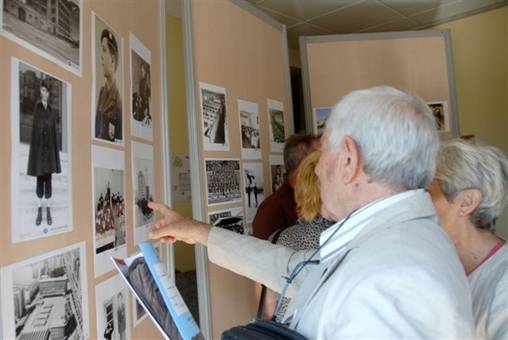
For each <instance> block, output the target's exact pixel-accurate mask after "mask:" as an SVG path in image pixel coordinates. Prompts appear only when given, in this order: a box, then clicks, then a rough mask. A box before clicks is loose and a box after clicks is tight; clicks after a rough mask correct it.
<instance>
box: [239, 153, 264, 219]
mask: <svg viewBox="0 0 508 340" xmlns="http://www.w3.org/2000/svg"><path fill="white" fill-rule="evenodd" d="M242 173H243V187H244V190H243V192H244V195H245V199H244V200H243V202H244V206H245V211H246V214H245V217H246V220H247V223H249V222H252V221H253V220H254V216H256V212H257V210H258V207H259V205H260V204H261V202H263V200H264V199H265V189H264V188H265V185H264V183H265V181H264V177H263V163H262V162H243V172H242Z"/></svg>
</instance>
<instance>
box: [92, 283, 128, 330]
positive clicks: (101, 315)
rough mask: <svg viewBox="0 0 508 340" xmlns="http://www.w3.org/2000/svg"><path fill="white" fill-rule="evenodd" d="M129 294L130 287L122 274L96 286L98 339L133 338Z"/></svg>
mask: <svg viewBox="0 0 508 340" xmlns="http://www.w3.org/2000/svg"><path fill="white" fill-rule="evenodd" d="M128 296H129V288H128V287H127V286H126V285H125V283H124V282H123V279H122V278H121V277H120V275H115V276H113V277H112V278H110V279H108V280H106V281H103V282H101V283H100V284H98V285H97V286H95V312H96V317H97V339H101V340H127V339H131V337H130V328H131V327H130V316H129V300H128Z"/></svg>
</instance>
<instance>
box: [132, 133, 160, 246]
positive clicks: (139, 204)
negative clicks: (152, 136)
mask: <svg viewBox="0 0 508 340" xmlns="http://www.w3.org/2000/svg"><path fill="white" fill-rule="evenodd" d="M131 145H132V153H131V155H132V162H131V164H132V188H133V191H134V202H133V203H134V206H133V209H134V244H139V243H140V242H144V241H146V240H148V233H149V231H150V225H151V224H152V223H154V222H155V214H154V212H153V210H152V209H150V208H149V207H148V202H150V201H153V200H154V197H155V194H154V173H153V171H154V170H153V169H154V166H153V146H151V145H149V144H144V143H139V142H134V141H133V142H132V144H131Z"/></svg>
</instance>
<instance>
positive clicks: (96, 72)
mask: <svg viewBox="0 0 508 340" xmlns="http://www.w3.org/2000/svg"><path fill="white" fill-rule="evenodd" d="M122 46H123V41H122V38H121V37H120V36H119V35H118V34H116V33H115V31H114V30H113V29H112V28H111V27H110V25H108V24H107V23H106V22H105V21H104V20H102V19H101V18H100V17H99V16H97V14H95V13H93V12H92V136H93V138H94V139H97V140H101V141H103V142H108V143H115V144H120V145H123V144H124V138H123V135H124V132H123V125H124V124H123V105H122V103H123V85H124V77H123V64H122V60H123V48H122Z"/></svg>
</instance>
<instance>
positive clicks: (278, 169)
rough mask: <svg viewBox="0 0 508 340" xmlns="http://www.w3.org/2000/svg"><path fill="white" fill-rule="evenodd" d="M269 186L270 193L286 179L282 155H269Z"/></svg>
mask: <svg viewBox="0 0 508 340" xmlns="http://www.w3.org/2000/svg"><path fill="white" fill-rule="evenodd" d="M269 160H270V187H271V189H272V193H273V192H275V191H277V189H279V188H280V186H281V185H282V183H284V181H285V180H286V167H285V166H284V159H283V157H282V155H270V159H269Z"/></svg>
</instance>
